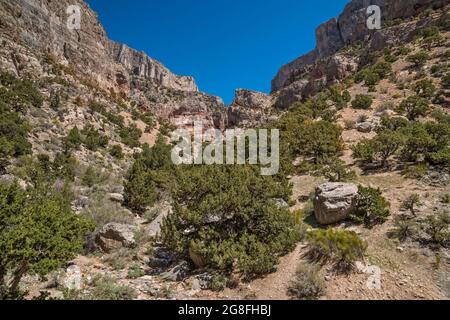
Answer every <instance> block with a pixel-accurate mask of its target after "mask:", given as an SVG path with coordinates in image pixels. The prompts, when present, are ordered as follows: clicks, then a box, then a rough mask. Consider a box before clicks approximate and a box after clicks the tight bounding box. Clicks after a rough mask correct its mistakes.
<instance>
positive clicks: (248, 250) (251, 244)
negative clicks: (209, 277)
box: [161, 165, 301, 277]
mask: <svg viewBox="0 0 450 320" xmlns="http://www.w3.org/2000/svg"><path fill="white" fill-rule="evenodd" d="M177 177H178V178H177V183H176V187H175V188H174V192H173V202H174V204H173V208H174V212H173V214H171V215H169V216H168V217H167V218H166V220H165V221H164V223H163V226H162V233H161V236H162V240H163V242H164V244H165V245H166V246H168V247H169V248H171V249H172V250H174V251H176V252H179V253H180V254H184V255H187V254H188V253H189V252H191V253H195V254H196V255H198V256H200V257H201V258H202V259H203V260H204V261H206V263H207V265H208V266H209V267H211V268H215V269H220V270H226V271H233V269H235V268H236V269H237V270H235V271H239V272H241V273H243V274H244V275H245V276H247V277H251V276H254V275H259V274H263V273H267V272H270V271H271V270H272V269H273V267H274V266H275V265H276V263H277V262H278V257H279V256H280V255H282V254H284V253H287V252H289V251H290V250H292V249H293V248H294V247H295V244H296V243H297V242H298V241H299V239H300V236H301V233H300V228H299V227H300V226H299V223H300V222H299V218H298V217H297V216H296V215H294V214H292V213H290V212H289V211H288V210H286V209H283V208H280V207H278V206H277V205H276V203H275V201H273V199H285V200H288V197H289V195H290V194H291V192H292V190H291V186H290V185H289V184H288V182H287V180H286V179H283V180H282V181H280V180H279V179H280V178H275V177H267V176H261V175H260V169H259V168H258V167H256V166H254V167H252V166H248V165H237V166H192V167H185V168H183V169H181V171H180V172H178V173H177Z"/></svg>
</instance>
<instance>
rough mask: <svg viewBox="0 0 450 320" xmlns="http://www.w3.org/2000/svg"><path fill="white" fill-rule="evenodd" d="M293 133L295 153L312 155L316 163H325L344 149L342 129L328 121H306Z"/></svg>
mask: <svg viewBox="0 0 450 320" xmlns="http://www.w3.org/2000/svg"><path fill="white" fill-rule="evenodd" d="M293 134H294V135H295V136H294V137H293V140H294V141H293V145H292V147H293V149H294V153H295V154H297V155H303V156H306V157H311V158H312V160H313V162H314V163H315V164H320V163H323V162H324V161H326V160H327V159H329V158H330V157H333V156H336V155H338V154H339V153H340V152H341V151H342V150H343V141H342V137H341V135H342V129H341V128H340V127H338V126H336V125H334V124H332V123H330V122H328V121H317V122H311V121H305V122H304V123H302V124H300V125H299V128H298V131H296V132H293Z"/></svg>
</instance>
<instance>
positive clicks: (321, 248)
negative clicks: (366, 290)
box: [308, 229, 367, 270]
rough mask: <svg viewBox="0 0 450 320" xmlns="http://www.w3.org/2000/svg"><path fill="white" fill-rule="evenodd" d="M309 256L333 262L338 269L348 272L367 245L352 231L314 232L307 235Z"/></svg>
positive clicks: (360, 257) (329, 230) (363, 252)
mask: <svg viewBox="0 0 450 320" xmlns="http://www.w3.org/2000/svg"><path fill="white" fill-rule="evenodd" d="M308 244H309V248H310V251H309V255H310V257H311V258H313V259H315V260H318V261H323V260H330V259H331V260H335V261H336V262H337V265H338V267H339V268H340V269H343V270H348V269H350V268H351V267H353V266H354V263H355V262H356V261H357V260H359V259H362V258H363V257H364V254H365V252H366V250H367V244H366V242H365V241H363V240H361V239H360V238H359V237H358V235H357V234H356V233H355V232H353V231H346V230H336V229H327V230H315V231H312V232H310V233H308Z"/></svg>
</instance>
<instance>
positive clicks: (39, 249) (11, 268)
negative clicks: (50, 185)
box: [0, 184, 93, 297]
mask: <svg viewBox="0 0 450 320" xmlns="http://www.w3.org/2000/svg"><path fill="white" fill-rule="evenodd" d="M92 229H93V225H92V223H91V222H89V221H87V220H86V219H84V218H82V217H80V216H77V215H75V214H74V213H73V212H72V211H71V209H70V202H69V201H66V199H64V198H63V197H62V195H61V194H58V193H49V192H48V190H40V189H36V190H34V189H33V190H29V191H24V190H22V189H20V187H19V186H18V185H16V184H11V185H4V184H0V297H13V296H14V295H15V294H17V292H18V290H19V284H20V280H21V279H22V277H23V276H24V275H26V274H37V275H39V276H45V275H47V274H48V273H49V272H51V271H53V270H56V269H58V268H60V267H62V266H64V265H65V264H66V263H67V262H68V261H70V260H72V259H74V258H75V256H76V255H77V254H78V253H80V252H81V250H82V249H83V243H84V236H85V235H86V233H87V232H88V231H92ZM8 274H11V276H12V279H13V280H12V281H11V282H8V283H7V282H6V277H7V275H8Z"/></svg>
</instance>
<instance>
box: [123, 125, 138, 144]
mask: <svg viewBox="0 0 450 320" xmlns="http://www.w3.org/2000/svg"><path fill="white" fill-rule="evenodd" d="M119 135H120V137H121V138H122V142H123V143H124V144H125V145H127V146H129V147H131V148H136V147H139V146H140V145H141V143H140V142H139V139H140V138H141V136H142V131H141V129H139V128H138V127H137V126H136V125H135V124H132V125H130V126H129V127H122V128H121V129H120V132H119Z"/></svg>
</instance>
